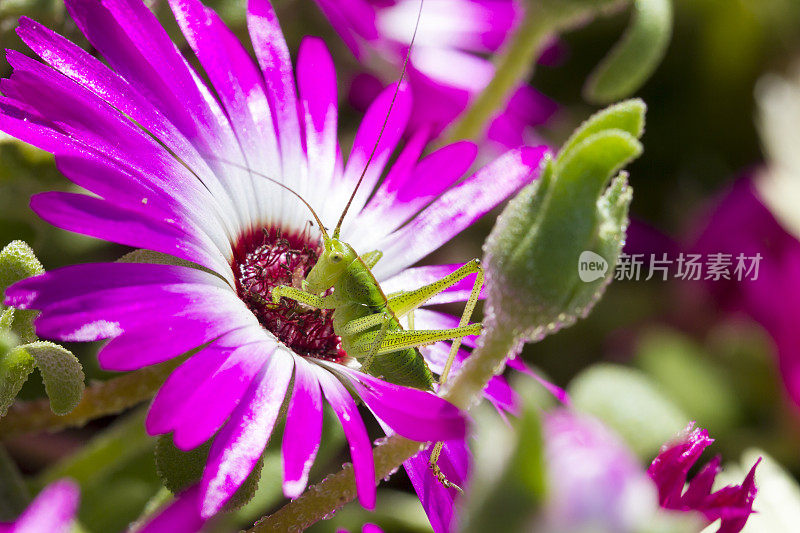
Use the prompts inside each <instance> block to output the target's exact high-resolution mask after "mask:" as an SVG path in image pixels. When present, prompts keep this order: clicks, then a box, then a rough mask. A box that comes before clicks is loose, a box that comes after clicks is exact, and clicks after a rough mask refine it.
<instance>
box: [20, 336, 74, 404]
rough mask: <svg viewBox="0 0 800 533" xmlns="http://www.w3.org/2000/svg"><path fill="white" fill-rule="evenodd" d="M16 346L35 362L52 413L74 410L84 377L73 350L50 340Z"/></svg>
mask: <svg viewBox="0 0 800 533" xmlns="http://www.w3.org/2000/svg"><path fill="white" fill-rule="evenodd" d="M17 349H18V350H24V351H25V352H27V353H28V354H30V356H31V357H33V359H34V361H36V367H37V368H38V369H39V372H40V373H41V374H42V381H44V388H45V391H46V392H47V396H48V397H49V398H50V408H51V409H52V410H53V412H54V413H55V414H57V415H65V414H67V413H69V412H71V411H72V410H73V409H75V407H76V406H77V405H78V404H79V403H80V401H81V397H82V396H83V390H84V383H83V381H84V379H85V376H84V374H83V367H82V366H81V364H80V362H79V361H78V359H77V358H76V357H75V356H74V355H73V354H72V352H70V351H69V350H67V349H66V348H64V347H62V346H59V345H58V344H55V343H52V342H49V341H36V342H31V343H29V344H24V345H22V346H20V347H18V348H17Z"/></svg>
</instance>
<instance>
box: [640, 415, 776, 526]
mask: <svg viewBox="0 0 800 533" xmlns="http://www.w3.org/2000/svg"><path fill="white" fill-rule="evenodd" d="M712 442H714V439H712V438H710V437H709V436H708V431H706V430H705V429H701V428H696V429H695V428H694V422H692V423H691V424H689V426H688V427H687V428H686V429H685V430H684V432H683V433H682V434H681V435H680V436H679V437H678V438H677V439H676V440H675V441H674V442H671V443H668V444H665V445H664V447H663V448H662V449H661V453H659V454H658V456H657V457H656V458H655V459H654V460H653V463H652V464H651V465H650V468H649V469H648V470H647V473H648V474H649V475H650V478H651V479H652V480H653V481H654V482H655V484H656V486H657V487H658V501H659V503H660V504H661V506H662V507H664V508H665V509H675V510H677V511H699V512H700V513H702V514H703V516H705V517H706V519H707V520H708V521H709V523H711V522H714V521H716V520H720V526H719V529H718V530H717V533H738V532H739V531H741V530H742V529H743V528H744V526H745V524H746V523H747V519H748V518H749V516H750V515H751V514H752V513H753V512H754V511H753V501H754V500H755V497H756V485H755V473H756V467H757V466H758V463H759V461H760V460H759V461H756V464H754V465H753V467H752V468H751V469H750V472H748V474H747V476H746V477H745V479H744V481H743V482H742V484H741V485H729V486H727V487H724V488H722V489H719V490H717V491H716V492H711V491H712V488H713V486H714V480H715V479H716V477H717V474H719V472H720V470H721V467H720V462H721V460H720V457H719V456H716V457H714V458H713V459H712V460H711V461H709V462H708V463H707V464H706V465H705V466H704V467H703V468H702V469H701V470H700V472H699V473H698V474H697V475H696V476H694V478H692V480H691V481H690V482H689V483H688V484H687V482H686V476H687V474H688V473H689V470H690V469H691V468H692V467H693V466H694V465H695V463H696V462H697V460H698V459H699V458H700V455H701V454H702V453H703V450H705V449H706V448H707V447H708V446H709V445H710V444H711V443H712Z"/></svg>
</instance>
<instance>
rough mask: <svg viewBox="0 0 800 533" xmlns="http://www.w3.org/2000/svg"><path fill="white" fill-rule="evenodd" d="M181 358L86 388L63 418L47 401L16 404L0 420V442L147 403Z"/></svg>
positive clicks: (74, 425)
mask: <svg viewBox="0 0 800 533" xmlns="http://www.w3.org/2000/svg"><path fill="white" fill-rule="evenodd" d="M183 360H184V358H180V357H179V358H176V359H173V360H171V361H167V362H166V363H161V364H159V365H155V366H151V367H147V368H143V369H142V370H137V371H136V372H130V373H128V374H124V375H122V376H120V377H117V378H112V379H109V380H108V381H103V382H99V383H95V384H93V385H91V386H89V387H87V388H86V391H85V392H84V394H83V398H82V399H81V402H80V403H79V404H78V406H77V407H75V409H74V410H73V411H72V412H71V413H69V414H66V415H63V416H59V415H56V414H55V413H53V411H51V410H50V402H49V401H48V400H46V399H43V400H36V401H32V402H19V403H17V404H15V405H13V406H12V407H11V408H10V409H9V411H8V414H7V415H6V416H5V417H4V418H2V419H0V439H5V438H8V437H10V436H12V435H17V434H20V433H33V432H36V431H43V430H47V431H55V430H59V429H64V428H68V427H77V426H83V425H84V424H86V422H88V421H89V420H93V419H95V418H100V417H101V416H108V415H113V414H117V413H121V412H122V411H124V410H126V409H128V408H130V407H133V406H134V405H137V404H139V403H141V402H144V401H146V400H149V399H150V398H152V397H153V395H155V393H156V392H157V391H158V389H159V387H161V385H162V384H163V383H164V381H165V380H166V379H167V377H168V376H169V374H170V373H171V372H172V371H173V370H174V369H175V368H176V367H177V366H178V365H179V364H180V363H181V362H183Z"/></svg>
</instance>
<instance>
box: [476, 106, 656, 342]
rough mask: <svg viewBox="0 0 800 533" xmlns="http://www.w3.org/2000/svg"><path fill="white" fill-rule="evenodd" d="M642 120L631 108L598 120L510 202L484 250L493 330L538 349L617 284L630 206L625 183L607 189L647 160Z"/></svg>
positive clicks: (639, 111) (607, 113) (640, 112)
mask: <svg viewBox="0 0 800 533" xmlns="http://www.w3.org/2000/svg"><path fill="white" fill-rule="evenodd" d="M644 110H645V107H644V104H642V103H641V102H640V101H630V102H625V103H623V104H620V105H618V106H613V107H612V108H609V109H608V110H606V111H603V112H600V113H598V114H596V115H594V116H593V117H592V118H590V119H589V120H587V121H586V122H585V123H584V124H583V125H582V126H581V127H580V128H579V129H578V130H577V131H576V133H575V134H574V135H573V136H572V138H571V139H570V140H569V141H568V142H567V144H566V146H565V149H564V150H562V153H561V154H560V155H559V156H558V158H557V159H556V161H555V162H553V161H547V162H546V164H545V168H544V170H543V172H542V176H541V178H540V179H539V180H538V181H536V182H534V183H532V184H531V185H529V186H527V187H525V188H523V189H522V191H520V193H519V194H518V195H517V196H516V197H515V198H514V199H513V200H512V201H511V202H509V204H508V206H507V207H506V209H505V210H504V211H503V213H502V214H501V216H500V217H499V218H498V220H497V223H496V225H495V227H494V229H493V230H492V233H491V234H490V236H489V239H488V240H487V241H486V245H485V250H486V256H485V260H486V271H487V280H489V281H488V283H487V289H488V294H487V304H488V306H489V309H490V312H489V313H487V314H488V315H489V317H493V318H490V320H496V322H497V323H498V324H502V325H503V327H505V328H509V329H511V330H512V331H513V332H514V334H515V335H517V336H519V337H520V338H522V339H524V340H528V341H531V340H534V341H535V340H538V339H541V338H542V337H544V336H545V335H547V334H551V333H553V332H555V331H557V330H559V329H561V328H564V327H567V326H570V325H572V324H573V323H574V322H575V321H576V320H577V319H578V318H580V317H583V316H586V314H588V312H589V311H590V310H591V309H592V307H593V306H594V304H595V303H596V302H597V300H598V299H599V298H600V296H601V295H602V293H603V290H604V289H605V286H606V285H607V284H608V283H609V282H610V280H611V278H612V277H613V273H614V266H615V264H616V261H617V257H618V256H619V253H620V250H621V247H622V244H623V241H624V236H625V230H626V228H627V225H628V216H627V214H628V207H629V205H630V202H631V199H632V192H631V189H630V187H629V186H628V184H627V179H626V176H627V175H626V174H619V175H617V178H616V179H615V180H614V181H613V183H612V184H611V186H610V187H609V181H611V179H612V177H613V176H614V175H616V174H617V172H619V170H620V169H621V168H622V167H623V166H624V165H626V164H627V163H628V162H629V161H631V160H632V159H633V158H635V157H637V156H638V155H639V154H641V152H642V145H641V143H640V142H639V141H638V140H637V138H636V136H637V135H640V134H641V133H642V131H643V124H644V115H643V113H644ZM616 126H619V127H616ZM609 127H610V129H609ZM587 256H588V257H589V258H590V259H591V261H592V262H593V264H594V263H596V264H598V265H600V268H598V269H597V271H596V272H594V271H593V272H591V273H590V274H592V276H584V275H583V274H584V273H583V272H582V271H581V270H580V265H581V264H584V263H586V262H587V259H585V257H587ZM603 267H604V268H603ZM532 273H535V275H532ZM594 274H597V275H594ZM487 327H490V328H493V327H494V325H493V324H492V323H491V322H490V323H488V325H487Z"/></svg>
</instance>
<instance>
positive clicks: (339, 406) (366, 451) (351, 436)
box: [312, 366, 376, 509]
mask: <svg viewBox="0 0 800 533" xmlns="http://www.w3.org/2000/svg"><path fill="white" fill-rule="evenodd" d="M312 368H313V369H314V372H315V373H316V375H317V379H318V380H319V384H320V386H321V387H322V392H323V393H324V394H325V398H326V399H327V400H328V403H329V404H330V405H331V407H332V408H333V411H334V412H335V413H336V416H338V417H339V421H340V422H341V424H342V428H343V429H344V434H345V437H347V442H348V443H349V445H350V457H351V458H352V460H353V471H354V473H355V478H356V492H357V493H358V500H359V501H360V502H361V505H363V506H364V507H365V508H366V509H374V508H375V484H376V483H375V463H374V460H373V457H372V443H371V442H370V440H369V436H368V435H367V429H366V428H365V427H364V421H363V420H362V419H361V414H360V413H359V412H358V407H356V402H354V401H353V398H352V396H350V393H349V392H348V391H347V389H346V388H345V387H344V385H342V384H341V383H340V382H339V380H338V379H336V378H335V377H334V376H333V374H331V373H330V372H328V370H327V369H325V368H322V367H320V366H313V367H312ZM342 368H344V367H342Z"/></svg>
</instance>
